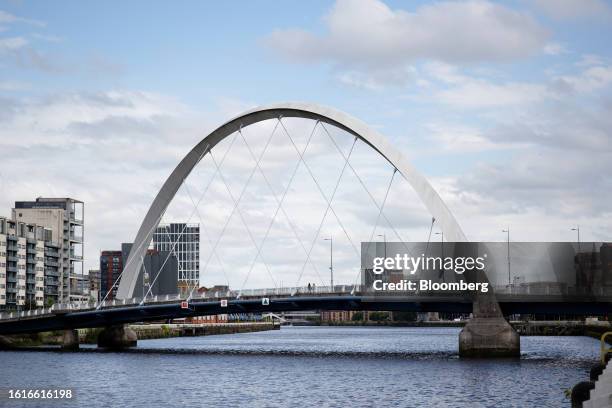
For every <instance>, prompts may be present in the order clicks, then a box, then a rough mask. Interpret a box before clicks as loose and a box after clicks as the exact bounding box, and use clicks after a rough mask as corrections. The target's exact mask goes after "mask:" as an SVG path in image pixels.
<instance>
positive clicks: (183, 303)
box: [181, 300, 189, 309]
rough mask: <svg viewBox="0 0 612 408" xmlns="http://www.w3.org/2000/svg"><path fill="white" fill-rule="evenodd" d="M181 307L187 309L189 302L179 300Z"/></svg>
mask: <svg viewBox="0 0 612 408" xmlns="http://www.w3.org/2000/svg"><path fill="white" fill-rule="evenodd" d="M181 309H189V302H187V301H186V300H183V301H182V302H181Z"/></svg>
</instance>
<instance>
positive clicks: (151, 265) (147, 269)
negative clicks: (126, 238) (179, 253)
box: [90, 244, 178, 300]
mask: <svg viewBox="0 0 612 408" xmlns="http://www.w3.org/2000/svg"><path fill="white" fill-rule="evenodd" d="M131 249H132V244H121V251H103V252H102V253H101V255H100V271H99V274H100V275H99V276H100V295H99V298H100V300H113V299H115V297H116V294H117V288H118V287H119V283H120V277H121V273H122V272H123V268H124V267H125V265H126V264H127V262H128V257H129V255H130V250H131ZM91 272H92V271H90V274H91ZM177 276H178V261H177V260H176V258H175V257H174V256H171V253H170V252H169V251H158V250H156V249H148V250H147V253H146V255H145V256H144V258H143V266H142V268H141V270H140V273H139V275H138V280H137V281H136V286H135V288H134V297H139V298H142V297H144V296H145V295H146V296H157V295H174V294H177V293H178V283H177V280H176V279H177ZM91 279H92V278H91V276H90V282H91ZM113 285H114V286H113Z"/></svg>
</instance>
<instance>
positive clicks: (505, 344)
mask: <svg viewBox="0 0 612 408" xmlns="http://www.w3.org/2000/svg"><path fill="white" fill-rule="evenodd" d="M473 316H474V317H473V318H472V319H471V320H470V321H469V322H468V323H467V324H466V325H465V327H464V328H463V330H461V333H459V356H460V357H485V358H486V357H490V358H495V357H519V356H520V355H521V338H520V336H519V334H518V333H517V332H516V331H515V330H514V329H513V328H512V326H510V323H508V322H507V321H506V319H504V317H503V315H502V314H501V312H500V311H499V308H498V306H497V302H494V301H493V302H490V301H487V300H486V299H485V300H482V299H481V300H480V301H479V300H477V301H476V302H474V310H473Z"/></svg>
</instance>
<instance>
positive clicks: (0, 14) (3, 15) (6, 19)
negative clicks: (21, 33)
mask: <svg viewBox="0 0 612 408" xmlns="http://www.w3.org/2000/svg"><path fill="white" fill-rule="evenodd" d="M16 23H24V24H29V25H33V26H37V27H44V26H45V23H44V22H42V21H38V20H31V19H27V18H22V17H17V16H15V15H13V14H10V13H7V12H6V11H3V10H0V27H3V26H4V27H6V26H7V25H9V24H16Z"/></svg>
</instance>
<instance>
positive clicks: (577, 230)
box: [572, 225, 580, 253]
mask: <svg viewBox="0 0 612 408" xmlns="http://www.w3.org/2000/svg"><path fill="white" fill-rule="evenodd" d="M572 231H576V233H577V234H578V253H580V225H576V228H572Z"/></svg>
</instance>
